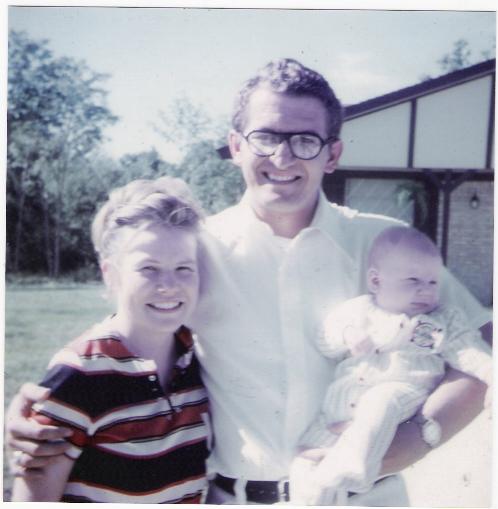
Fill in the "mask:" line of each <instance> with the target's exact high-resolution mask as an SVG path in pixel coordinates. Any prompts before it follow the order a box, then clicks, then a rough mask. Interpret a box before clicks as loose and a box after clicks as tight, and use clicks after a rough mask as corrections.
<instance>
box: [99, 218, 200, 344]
mask: <svg viewBox="0 0 498 509" xmlns="http://www.w3.org/2000/svg"><path fill="white" fill-rule="evenodd" d="M125 228H126V227H125ZM126 230H127V231H123V232H122V239H121V240H120V242H118V244H119V249H120V252H119V253H117V255H116V256H115V257H114V258H113V262H112V263H111V264H110V265H111V266H109V267H108V272H109V274H108V277H107V278H106V279H107V281H110V282H111V285H112V289H113V292H114V293H115V294H116V297H117V314H118V317H119V318H120V321H122V320H125V322H126V323H127V324H128V332H129V333H130V334H133V335H137V334H139V335H145V334H147V335H149V336H154V335H156V334H157V333H159V334H165V333H173V332H175V331H176V330H177V329H178V328H179V327H180V326H181V325H184V324H185V323H187V322H188V321H189V319H190V316H191V314H192V312H193V311H194V309H195V307H196V305H197V300H198V296H199V271H198V264H197V237H196V234H195V233H194V232H192V231H189V230H184V229H180V228H172V227H165V226H162V225H157V224H151V225H150V226H146V227H145V228H140V229H134V228H126Z"/></svg>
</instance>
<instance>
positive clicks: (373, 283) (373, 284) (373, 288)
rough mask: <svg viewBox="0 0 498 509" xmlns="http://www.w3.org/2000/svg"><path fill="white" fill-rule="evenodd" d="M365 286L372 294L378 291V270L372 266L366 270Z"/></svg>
mask: <svg viewBox="0 0 498 509" xmlns="http://www.w3.org/2000/svg"><path fill="white" fill-rule="evenodd" d="M367 288H368V291H369V292H370V293H373V294H376V293H377V292H378V291H379V271H378V270H377V269H376V268H374V267H370V268H369V269H368V270H367Z"/></svg>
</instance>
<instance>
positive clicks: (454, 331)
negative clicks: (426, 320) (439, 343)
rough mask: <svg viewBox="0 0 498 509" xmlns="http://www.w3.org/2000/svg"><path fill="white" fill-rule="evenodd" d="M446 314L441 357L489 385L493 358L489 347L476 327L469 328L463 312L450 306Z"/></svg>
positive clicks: (454, 366)
mask: <svg viewBox="0 0 498 509" xmlns="http://www.w3.org/2000/svg"><path fill="white" fill-rule="evenodd" d="M445 314H447V320H446V322H447V331H446V338H445V341H444V346H443V350H442V355H443V358H444V359H445V361H446V362H448V364H450V366H452V367H453V368H455V369H458V370H459V371H463V372H464V373H467V374H469V375H472V376H475V377H477V378H479V380H481V381H483V382H485V383H486V384H487V385H488V386H489V385H491V380H492V369H493V360H492V355H491V347H490V346H489V345H488V343H486V341H484V340H483V339H482V337H481V334H480V332H479V331H478V330H477V329H472V328H470V327H469V326H468V325H467V323H468V321H467V319H466V317H465V316H464V314H463V313H462V312H461V311H460V310H459V309H457V308H451V309H449V310H447V311H446V312H445Z"/></svg>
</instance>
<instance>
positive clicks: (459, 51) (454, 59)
mask: <svg viewBox="0 0 498 509" xmlns="http://www.w3.org/2000/svg"><path fill="white" fill-rule="evenodd" d="M495 53H496V45H495V43H493V46H492V48H489V49H487V50H484V51H481V54H480V57H478V58H474V57H473V55H472V49H471V48H470V45H469V43H468V41H466V40H465V39H458V40H457V41H455V42H454V43H453V49H452V50H451V51H450V52H449V53H446V54H445V55H443V56H442V57H441V58H440V59H439V60H438V61H437V63H438V65H439V67H440V69H441V71H442V72H443V73H444V74H446V73H450V72H453V71H458V70H460V69H465V68H466V67H469V66H471V65H474V64H476V63H478V62H479V61H481V60H489V59H491V58H494V56H495ZM430 79H432V76H430V75H429V74H424V75H422V76H420V81H428V80H430Z"/></svg>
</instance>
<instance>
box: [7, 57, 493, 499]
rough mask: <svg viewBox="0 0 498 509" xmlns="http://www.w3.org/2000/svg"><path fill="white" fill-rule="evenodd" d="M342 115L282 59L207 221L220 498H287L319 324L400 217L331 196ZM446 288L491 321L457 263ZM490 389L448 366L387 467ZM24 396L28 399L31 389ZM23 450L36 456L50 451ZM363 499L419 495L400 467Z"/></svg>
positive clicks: (202, 325) (267, 75)
mask: <svg viewBox="0 0 498 509" xmlns="http://www.w3.org/2000/svg"><path fill="white" fill-rule="evenodd" d="M341 122H342V114H341V106H340V103H339V101H338V100H337V99H336V97H335V95H334V93H333V91H332V90H331V88H330V86H329V85H328V84H327V82H326V81H325V79H324V78H323V77H322V76H321V75H319V74H318V73H316V72H314V71H312V70H310V69H307V68H305V67H304V66H302V65H301V64H299V63H298V62H296V61H295V60H291V59H282V60H278V61H275V62H270V63H269V64H268V65H267V66H265V67H264V68H263V69H262V70H261V71H260V72H259V73H258V74H257V75H256V76H255V77H253V78H252V79H250V80H249V81H248V82H247V83H246V85H245V86H244V88H243V89H242V91H241V92H240V95H239V102H238V107H237V108H236V111H235V114H234V117H233V130H232V131H231V132H230V134H229V146H230V151H231V154H232V159H233V161H234V163H235V164H236V165H237V166H239V167H240V169H241V171H242V174H243V176H244V180H245V182H246V185H247V191H246V193H245V195H244V197H243V198H242V200H241V202H240V203H239V204H238V205H236V206H235V207H231V208H229V209H227V210H225V211H223V212H221V213H220V214H218V215H216V216H214V217H212V218H209V220H208V222H207V230H208V231H209V233H210V235H207V236H206V245H207V249H208V250H209V251H210V254H211V259H212V263H211V264H210V265H209V266H208V267H207V268H206V274H205V275H206V284H205V288H206V292H205V294H204V296H203V298H202V299H201V302H200V305H199V310H198V313H197V319H196V323H195V324H194V327H195V329H196V330H197V331H198V332H199V336H200V338H201V339H200V342H199V345H197V346H198V348H197V353H198V356H199V359H200V361H201V363H202V367H203V378H204V381H205V383H206V386H207V388H208V392H209V397H210V404H211V412H212V420H213V429H214V444H213V449H212V453H211V456H210V459H209V470H210V471H211V472H212V474H213V482H212V486H211V489H210V492H209V494H208V502H211V503H249V502H257V503H258V502H259V503H275V502H278V501H284V500H287V499H288V492H289V486H288V483H287V482H286V481H285V479H286V478H287V477H288V469H289V465H290V462H291V460H292V459H293V457H294V456H295V454H296V444H297V443H298V440H299V437H300V436H301V434H302V433H303V432H304V431H305V429H306V427H307V426H308V424H309V423H310V422H311V420H312V419H313V417H314V416H315V414H316V412H317V411H318V409H319V407H320V404H321V402H322V400H323V397H324V394H325V389H326V387H327V385H328V383H329V382H330V380H331V378H332V374H333V368H334V364H333V363H332V362H331V361H330V360H328V359H326V358H324V357H323V356H321V355H320V354H319V352H318V350H316V349H315V347H314V340H313V339H314V334H315V331H316V328H317V326H318V325H319V324H320V323H321V321H322V319H323V317H324V316H325V314H326V311H327V309H329V308H330V306H333V305H335V304H337V303H339V302H341V301H343V300H345V299H347V298H350V297H353V296H355V295H358V294H360V293H364V291H365V288H364V287H363V279H364V277H363V274H362V273H363V269H364V264H365V255H366V252H367V250H368V247H369V244H370V242H371V240H372V239H373V237H375V235H376V234H377V233H379V232H380V231H381V230H382V229H384V228H386V227H387V226H390V225H392V220H389V219H387V218H380V217H373V216H371V215H363V214H358V213H356V212H355V211H351V210H349V209H347V208H344V207H338V206H336V205H332V204H330V203H328V202H327V201H326V199H325V197H324V195H323V193H321V191H320V187H321V181H322V178H323V176H324V174H325V173H329V174H330V173H333V171H334V170H335V168H336V167H337V163H338V161H339V157H340V155H341V152H342V142H341V141H340V139H339V133H340V127H341ZM443 300H445V301H446V302H451V303H452V304H456V305H458V306H459V307H461V308H463V309H464V310H465V311H466V313H467V315H468V317H469V321H470V323H471V325H473V326H475V327H482V326H485V324H487V322H488V321H489V316H488V315H487V313H486V312H485V311H484V310H483V309H482V307H481V306H480V305H479V304H478V303H477V302H476V301H475V299H474V298H473V297H471V296H470V294H469V293H468V292H467V291H466V290H465V289H464V288H463V287H461V285H459V284H458V283H457V282H456V281H455V280H454V279H453V278H452V277H451V276H450V275H448V274H447V275H446V286H445V288H443ZM486 327H489V325H486ZM483 393H484V391H483V387H481V385H480V383H479V382H477V381H475V380H473V379H470V378H468V377H465V376H463V375H461V374H457V373H452V374H450V375H449V376H448V377H447V381H446V383H445V384H444V385H442V386H441V387H439V388H438V389H437V390H436V391H435V393H434V394H433V395H432V396H431V398H430V399H429V400H428V402H427V403H426V405H425V406H424V409H423V412H422V413H423V418H424V419H425V421H424V422H423V423H422V424H416V423H406V424H403V425H402V426H400V429H399V431H398V434H397V437H396V438H395V440H394V442H393V445H392V446H391V449H390V451H389V452H388V454H387V456H386V458H385V460H384V469H383V472H384V474H387V473H391V472H397V471H399V470H400V469H401V468H404V467H405V466H407V465H409V464H411V463H413V462H414V461H416V460H417V459H419V458H420V457H422V456H423V455H424V454H425V453H426V452H427V451H429V450H430V447H429V445H428V443H426V442H425V441H424V440H423V438H422V433H421V432H424V434H425V435H427V432H428V431H431V430H430V429H429V427H432V432H433V433H434V432H435V433H436V434H437V433H438V432H439V431H440V429H439V428H441V433H442V440H446V439H448V438H449V437H450V436H451V435H452V434H453V433H455V432H456V431H457V430H459V429H460V428H462V427H463V426H464V425H465V424H466V423H467V422H469V421H470V420H471V419H472V418H473V417H474V416H475V415H476V414H477V413H478V412H479V410H480V408H481V405H482V397H483ZM30 394H31V397H36V394H35V393H33V392H32V393H30ZM15 405H17V407H19V406H23V407H24V408H27V406H29V401H28V400H20V401H19V400H18V402H17V403H15ZM19 412H20V410H17V411H16V409H15V408H14V410H13V411H11V412H10V415H11V416H12V424H11V425H10V432H11V435H12V437H13V438H11V440H10V443H11V445H12V446H13V447H14V448H16V449H18V450H23V451H25V452H27V453H30V454H33V453H34V452H35V451H34V448H38V450H39V451H41V453H42V455H47V454H51V451H55V450H56V449H51V448H50V447H49V446H48V445H46V444H41V445H34V443H33V442H32V441H30V439H35V440H36V439H40V438H47V437H50V438H53V437H57V436H60V434H59V435H58V434H57V433H58V432H57V431H54V430H43V429H42V428H35V427H34V426H28V425H27V421H25V420H23V419H19V417H18V416H19ZM429 418H430V420H429ZM26 439H28V440H26ZM432 445H436V441H434V440H433V441H432ZM58 447H61V446H58ZM62 447H63V446H62ZM18 457H19V462H20V463H21V464H24V465H27V466H34V467H37V466H39V465H42V464H43V461H44V460H43V459H42V458H41V457H40V456H38V457H35V458H34V459H29V457H28V456H27V455H26V454H18ZM290 489H291V490H292V487H290ZM386 494H389V495H390V496H391V497H390V498H389V497H386V496H385V495H386ZM357 497H358V496H357ZM360 497H361V496H360ZM365 497H367V498H365ZM323 500H324V502H326V499H323ZM351 502H352V503H356V504H360V505H407V500H406V498H405V497H404V495H403V490H402V486H401V485H400V484H399V479H398V480H397V479H396V478H393V477H390V478H386V479H385V480H382V481H380V482H379V483H378V485H377V486H376V487H375V488H374V489H373V490H372V492H371V493H370V494H368V495H363V498H356V500H355V501H351Z"/></svg>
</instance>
